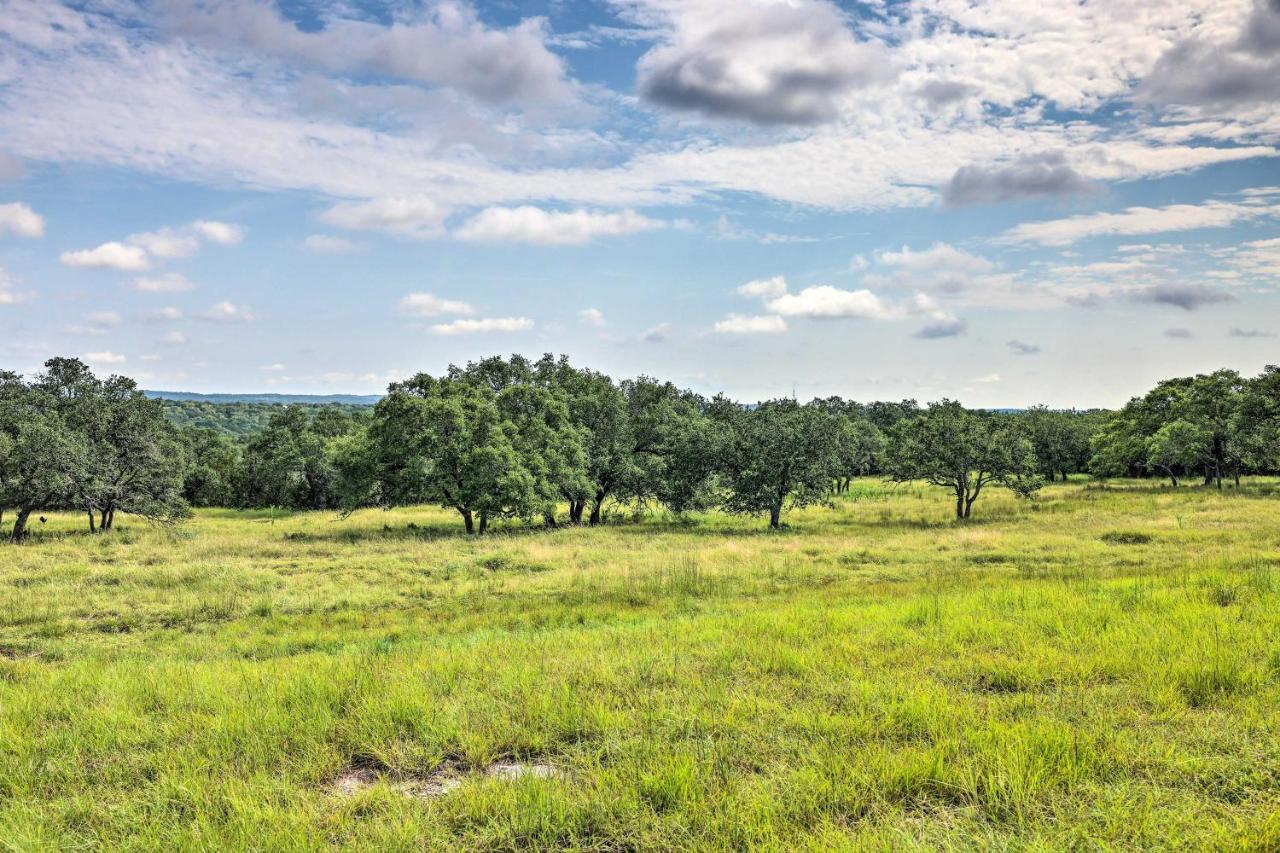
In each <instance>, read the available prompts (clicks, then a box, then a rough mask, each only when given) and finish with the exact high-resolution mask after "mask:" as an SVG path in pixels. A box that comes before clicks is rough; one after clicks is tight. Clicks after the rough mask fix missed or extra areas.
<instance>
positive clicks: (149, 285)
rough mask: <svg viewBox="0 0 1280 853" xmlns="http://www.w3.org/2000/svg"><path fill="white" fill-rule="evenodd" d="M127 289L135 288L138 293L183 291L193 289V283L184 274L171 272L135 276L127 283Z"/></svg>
mask: <svg viewBox="0 0 1280 853" xmlns="http://www.w3.org/2000/svg"><path fill="white" fill-rule="evenodd" d="M129 289H130V290H136V291H138V292H139V293H184V292H186V291H188V290H194V289H195V284H194V283H192V282H191V281H189V280H188V279H187V277H186V276H183V275H180V274H178V273H176V272H171V273H165V274H164V275H158V276H144V277H142V278H135V279H134V280H133V281H132V282H131V283H130V284H129Z"/></svg>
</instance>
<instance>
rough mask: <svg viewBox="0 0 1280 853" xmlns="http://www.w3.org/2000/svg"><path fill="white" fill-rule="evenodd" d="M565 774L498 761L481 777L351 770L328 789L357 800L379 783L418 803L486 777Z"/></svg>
mask: <svg viewBox="0 0 1280 853" xmlns="http://www.w3.org/2000/svg"><path fill="white" fill-rule="evenodd" d="M564 775H565V774H564V771H563V770H561V769H560V768H558V767H555V766H554V765H551V764H544V763H539V762H531V763H524V762H519V761H495V762H494V763H493V764H490V765H488V766H487V767H485V768H484V769H483V770H481V771H480V772H478V773H470V774H468V773H466V772H464V771H463V770H462V769H461V768H460V767H458V766H457V765H454V764H444V765H441V766H440V767H437V768H436V769H435V770H432V771H431V772H430V773H428V774H426V775H424V776H422V775H403V774H393V773H389V772H382V771H379V770H378V769H375V768H372V767H349V768H348V769H346V770H344V771H342V772H341V773H339V774H338V775H337V776H335V777H334V778H333V779H332V780H331V781H330V782H329V784H328V786H327V788H328V790H329V792H330V793H331V794H335V795H337V796H340V797H354V796H355V795H356V794H359V793H361V792H363V791H367V790H369V789H370V788H372V787H373V786H375V785H377V784H378V783H379V782H382V783H385V784H386V785H388V786H389V787H390V788H391V789H392V790H394V791H398V792H399V793H401V794H403V795H404V796H406V797H412V798H413V799H417V800H426V799H431V798H432V797H440V796H443V795H445V794H447V793H449V792H450V791H453V790H456V789H457V788H459V787H461V785H462V783H463V782H465V781H467V779H468V778H479V777H486V778H489V779H501V780H504V781H507V782H514V781H516V780H517V779H525V778H532V779H562V778H564Z"/></svg>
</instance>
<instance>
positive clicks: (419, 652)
mask: <svg viewBox="0 0 1280 853" xmlns="http://www.w3.org/2000/svg"><path fill="white" fill-rule="evenodd" d="M953 516H954V508H953V506H952V501H951V500H950V499H949V498H948V495H947V494H946V492H945V491H944V490H940V489H933V488H929V487H925V486H915V485H904V486H890V485H886V484H885V483H883V482H881V481H879V480H873V479H863V480H859V481H856V482H855V483H854V484H853V487H852V488H851V489H850V492H849V494H848V495H846V496H843V497H842V498H840V499H839V501H838V504H837V506H836V507H835V508H834V509H828V508H822V507H814V508H810V509H807V510H804V511H801V512H795V513H790V514H788V515H787V516H786V518H785V521H786V526H784V528H783V529H782V530H780V531H770V530H768V529H767V528H766V524H765V522H764V521H762V520H760V519H758V518H742V517H732V516H725V515H721V514H709V515H702V516H693V517H691V518H689V519H684V520H681V519H673V518H668V517H665V516H649V517H645V518H640V519H632V518H630V517H625V516H624V517H619V516H617V515H616V514H615V518H614V519H611V520H610V523H608V524H606V525H604V526H601V527H598V528H587V527H569V528H561V529H557V530H551V531H543V530H528V529H524V528H522V527H520V526H518V525H516V526H511V527H504V526H502V525H498V526H497V528H496V531H495V532H494V533H493V535H490V536H485V537H483V538H480V537H466V536H464V535H462V533H461V528H460V525H459V523H458V520H457V514H456V513H446V512H444V511H442V510H439V509H434V508H421V509H402V510H394V511H377V510H364V511H361V512H358V513H355V514H353V515H351V516H349V517H346V518H343V517H340V516H339V515H337V514H336V513H332V512H311V513H304V512H299V513H285V512H270V511H233V510H200V511H198V512H197V515H196V517H195V519H194V520H192V521H190V522H188V523H186V524H182V525H179V526H175V527H161V526H152V525H149V524H147V523H146V522H144V521H141V520H138V519H135V518H132V517H123V518H121V519H119V520H117V522H116V529H115V530H113V531H110V532H108V533H105V534H101V535H98V536H93V537H91V536H89V535H88V534H87V533H86V532H84V530H83V529H82V528H83V526H84V525H83V519H82V518H81V517H80V516H78V515H52V516H50V518H49V521H48V523H47V524H43V525H41V524H37V525H36V527H37V529H36V530H35V531H34V532H33V535H32V536H31V538H30V539H29V540H28V541H27V542H25V543H23V544H19V545H12V546H4V547H0V590H2V591H3V592H2V594H0V846H3V847H5V848H7V849H14V850H31V849H67V848H76V849H82V848H104V849H113V850H120V849H164V850H173V849H193V848H202V849H220V848H239V849H304V848H315V847H318V846H334V847H346V848H350V849H362V850H375V849H378V850H396V849H424V848H427V849H457V848H485V849H495V848H497V849H511V848H517V847H575V848H586V849H601V850H661V849H670V850H674V849H743V848H748V847H752V848H766V849H768V848H776V849H782V848H803V849H832V848H842V847H849V848H883V849H903V848H909V847H919V848H928V849H937V848H975V847H981V848H988V849H990V848H998V849H999V848H1007V849H1027V848H1029V849H1049V848H1052V849H1056V848H1067V847H1070V848H1114V847H1121V848H1124V847H1149V848H1168V849H1174V848H1177V849H1187V848H1193V847H1198V848H1204V847H1218V848H1232V849H1238V848H1254V849H1276V848H1277V847H1278V846H1280V484H1277V483H1276V481H1275V480H1268V479H1263V478H1246V480H1245V484H1244V488H1243V489H1240V490H1236V489H1231V488H1228V489H1226V490H1225V491H1223V492H1218V491H1216V490H1212V489H1204V488H1185V487H1184V488H1180V489H1177V490H1174V489H1171V488H1168V487H1159V486H1155V485H1153V484H1151V483H1150V482H1145V483H1139V482H1134V481H1125V482H1116V483H1113V484H1112V485H1111V486H1110V487H1103V486H1100V485H1099V484H1097V483H1090V482H1086V481H1084V480H1075V481H1072V482H1070V483H1066V484H1063V483H1057V484H1053V485H1050V486H1048V487H1046V488H1045V489H1044V490H1043V492H1042V493H1041V494H1040V495H1039V496H1038V497H1037V498H1036V499H1035V500H1033V501H1020V500H1018V499H1016V498H1015V497H1014V496H1012V495H1011V494H1009V493H1008V492H1005V491H999V492H993V493H991V494H990V495H989V496H984V498H983V499H982V501H980V502H979V503H978V505H977V507H976V509H975V512H974V518H973V519H972V520H970V521H967V522H961V523H957V522H955V521H954V520H953Z"/></svg>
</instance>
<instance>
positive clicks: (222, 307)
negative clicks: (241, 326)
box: [200, 300, 253, 323]
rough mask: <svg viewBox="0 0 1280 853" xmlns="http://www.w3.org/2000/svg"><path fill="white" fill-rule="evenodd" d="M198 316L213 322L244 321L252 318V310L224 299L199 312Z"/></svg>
mask: <svg viewBox="0 0 1280 853" xmlns="http://www.w3.org/2000/svg"><path fill="white" fill-rule="evenodd" d="M200 318H201V319H203V320H209V321H211V322H214V323H245V322H248V321H249V320H252V319H253V312H251V311H250V310H249V309H248V308H245V307H244V306H242V305H236V304H235V303H234V302H228V301H225V300H224V301H222V302H218V303H216V304H214V305H212V306H210V307H209V308H208V309H207V310H205V311H203V312H201V314H200Z"/></svg>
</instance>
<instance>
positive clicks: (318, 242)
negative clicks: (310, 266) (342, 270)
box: [302, 234, 360, 255]
mask: <svg viewBox="0 0 1280 853" xmlns="http://www.w3.org/2000/svg"><path fill="white" fill-rule="evenodd" d="M302 245H303V246H304V247H306V248H307V249H308V250H309V251H312V252H315V253H316V254H318V255H341V254H344V253H346V252H354V251H355V250H356V249H359V248H360V244H359V243H356V242H353V241H351V240H348V239H346V238H345V237H335V236H333V235H332V234H311V235H308V236H307V238H306V239H305V240H303V241H302Z"/></svg>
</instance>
